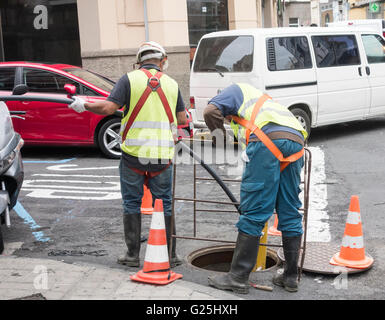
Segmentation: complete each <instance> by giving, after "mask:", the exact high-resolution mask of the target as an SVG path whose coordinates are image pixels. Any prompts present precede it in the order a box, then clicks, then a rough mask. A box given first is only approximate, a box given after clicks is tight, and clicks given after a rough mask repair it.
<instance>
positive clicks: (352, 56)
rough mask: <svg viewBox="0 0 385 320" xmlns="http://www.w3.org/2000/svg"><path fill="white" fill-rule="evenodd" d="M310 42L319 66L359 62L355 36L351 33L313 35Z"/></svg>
mask: <svg viewBox="0 0 385 320" xmlns="http://www.w3.org/2000/svg"><path fill="white" fill-rule="evenodd" d="M312 42H313V47H314V53H315V58H316V62H317V67H319V68H326V67H336V66H347V65H358V64H360V63H361V60H360V56H359V52H358V48H357V41H356V37H355V36H353V35H338V36H313V37H312Z"/></svg>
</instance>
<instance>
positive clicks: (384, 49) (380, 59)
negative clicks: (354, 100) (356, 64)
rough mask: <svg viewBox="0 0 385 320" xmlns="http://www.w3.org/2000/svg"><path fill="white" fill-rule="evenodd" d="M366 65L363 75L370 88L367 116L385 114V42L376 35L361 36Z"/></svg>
mask: <svg viewBox="0 0 385 320" xmlns="http://www.w3.org/2000/svg"><path fill="white" fill-rule="evenodd" d="M361 39H362V43H363V47H364V51H365V55H366V60H367V61H366V62H367V65H366V66H365V71H364V72H365V74H366V75H367V77H368V80H369V85H370V88H371V91H370V95H371V103H370V109H369V112H368V115H369V116H377V115H383V114H385V40H384V39H383V38H382V37H381V36H380V35H378V34H362V35H361Z"/></svg>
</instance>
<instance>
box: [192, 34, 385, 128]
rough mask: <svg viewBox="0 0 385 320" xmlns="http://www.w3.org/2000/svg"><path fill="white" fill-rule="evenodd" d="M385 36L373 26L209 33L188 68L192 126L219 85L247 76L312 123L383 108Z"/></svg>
mask: <svg viewBox="0 0 385 320" xmlns="http://www.w3.org/2000/svg"><path fill="white" fill-rule="evenodd" d="M384 48H385V41H384V39H383V37H382V36H380V35H378V34H377V33H376V32H374V31H373V30H372V29H361V28H349V27H338V28H332V27H324V28H317V27H302V28H264V29H244V30H231V31H222V32H215V33H210V34H207V35H205V36H203V37H202V38H201V40H200V42H199V44H198V48H197V51H196V54H195V57H194V61H193V64H192V68H191V74H190V96H191V97H190V103H191V107H190V111H191V113H192V117H193V121H194V125H195V127H196V128H199V127H205V126H206V125H205V123H204V119H203V110H204V108H205V107H206V106H207V103H208V101H209V100H210V99H211V98H212V97H213V96H215V95H216V94H218V93H219V92H220V91H221V90H222V89H224V88H226V87H227V86H229V85H231V84H233V83H237V82H248V83H250V84H252V85H254V86H255V87H257V88H259V89H260V90H262V91H264V92H266V93H268V94H269V95H270V96H271V97H272V98H273V99H274V100H275V101H277V102H279V103H281V104H282V105H285V106H287V107H288V108H289V109H290V110H291V111H292V112H293V113H294V114H295V115H296V117H297V118H298V119H299V120H300V122H301V123H302V125H303V126H304V127H305V128H306V130H307V131H308V132H309V133H310V128H311V127H313V128H314V127H318V126H323V125H329V124H334V123H339V122H347V121H352V120H359V119H366V118H369V117H375V116H378V115H383V114H385V51H384Z"/></svg>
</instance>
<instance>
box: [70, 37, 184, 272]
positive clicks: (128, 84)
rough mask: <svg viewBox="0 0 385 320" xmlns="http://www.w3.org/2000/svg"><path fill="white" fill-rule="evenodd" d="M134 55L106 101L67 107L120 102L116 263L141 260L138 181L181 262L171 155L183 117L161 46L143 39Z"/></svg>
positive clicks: (108, 107)
mask: <svg viewBox="0 0 385 320" xmlns="http://www.w3.org/2000/svg"><path fill="white" fill-rule="evenodd" d="M136 58H137V64H138V65H139V69H137V70H134V71H132V72H129V73H127V74H125V75H123V76H122V77H121V78H120V79H119V81H118V82H117V83H116V85H115V86H114V88H113V90H112V91H111V93H110V95H109V97H108V98H107V99H106V100H104V101H98V102H95V103H88V102H85V101H84V100H83V99H81V98H79V97H76V96H75V97H74V98H75V100H74V102H73V103H72V104H71V105H69V107H70V108H71V109H73V110H75V111H76V112H83V111H86V110H88V111H91V112H93V113H96V114H100V115H111V114H113V113H114V112H115V111H117V110H118V109H120V108H122V107H124V109H123V110H124V111H123V118H122V122H121V129H120V134H121V136H122V143H121V146H120V147H121V150H122V157H121V161H120V166H119V170H120V185H121V192H122V199H123V226H124V238H125V242H126V245H127V252H125V253H124V254H123V255H122V256H121V257H119V258H118V261H117V262H118V263H120V264H124V265H127V266H131V267H139V265H140V262H139V253H140V238H141V236H140V235H141V214H140V207H141V201H142V197H143V185H144V184H147V186H148V188H149V189H150V191H151V193H152V196H153V199H162V200H163V208H164V216H165V224H166V233H167V242H168V245H169V246H170V241H173V242H172V244H173V245H172V248H173V250H172V253H171V258H170V266H171V267H173V266H175V265H178V264H181V263H182V261H181V260H180V259H179V258H178V257H177V255H176V251H175V238H172V237H171V234H172V233H175V229H174V230H171V207H172V159H173V157H174V145H175V142H176V141H175V140H176V130H177V124H185V123H186V122H187V118H186V114H185V107H184V102H183V99H182V96H181V93H180V90H179V87H178V84H177V83H176V81H175V80H174V79H172V78H171V77H169V76H168V75H166V74H164V73H163V70H165V69H166V68H167V65H168V60H167V54H166V51H165V50H164V48H163V47H162V46H161V45H160V44H158V43H156V42H154V41H148V42H145V43H143V44H142V45H141V46H140V47H139V50H138V52H137V55H136ZM173 225H174V226H175V224H173ZM171 238H172V239H171Z"/></svg>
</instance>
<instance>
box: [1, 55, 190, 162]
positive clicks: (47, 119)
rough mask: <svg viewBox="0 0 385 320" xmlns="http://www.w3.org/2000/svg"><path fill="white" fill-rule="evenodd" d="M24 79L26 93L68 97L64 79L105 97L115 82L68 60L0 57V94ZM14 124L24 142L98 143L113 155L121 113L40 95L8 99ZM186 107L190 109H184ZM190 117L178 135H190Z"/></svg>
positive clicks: (86, 94) (93, 96)
mask: <svg viewBox="0 0 385 320" xmlns="http://www.w3.org/2000/svg"><path fill="white" fill-rule="evenodd" d="M18 84H26V85H27V86H28V93H26V95H28V96H33V95H36V96H42V95H43V96H46V97H55V98H66V97H67V95H68V94H67V92H66V91H65V90H64V85H65V84H72V85H74V86H75V87H76V94H77V95H78V96H80V97H82V98H83V99H85V100H87V101H90V102H93V101H97V100H101V99H106V97H107V96H108V95H109V93H110V91H111V90H112V88H113V86H114V82H113V81H111V80H109V79H107V78H105V77H103V76H100V75H98V74H96V73H93V72H90V71H87V70H85V69H82V68H79V67H76V66H72V65H67V64H47V63H34V62H1V63H0V96H6V95H11V94H12V89H13V88H14V86H15V85H18ZM7 106H8V108H9V111H10V112H11V113H12V114H14V115H19V117H17V118H13V119H12V120H13V125H14V129H15V131H16V132H18V133H20V135H21V137H22V138H23V139H24V141H25V144H26V145H76V146H79V145H84V146H86V145H97V146H98V147H99V148H100V150H101V151H102V152H103V154H104V155H105V156H107V157H108V158H114V159H117V158H119V157H120V155H121V151H120V145H119V144H120V135H119V130H120V120H121V119H120V118H119V117H117V116H116V115H111V116H100V115H96V114H94V113H91V112H83V113H76V112H74V111H73V110H71V109H69V108H68V105H67V104H61V103H50V102H39V101H8V102H7ZM186 113H187V114H188V112H187V110H186ZM188 119H189V123H188V124H187V125H185V126H179V127H178V128H179V134H180V136H182V137H191V136H192V122H191V116H190V115H189V114H188Z"/></svg>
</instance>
